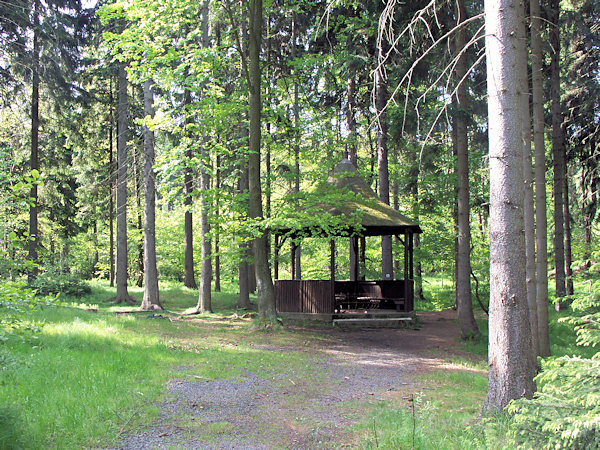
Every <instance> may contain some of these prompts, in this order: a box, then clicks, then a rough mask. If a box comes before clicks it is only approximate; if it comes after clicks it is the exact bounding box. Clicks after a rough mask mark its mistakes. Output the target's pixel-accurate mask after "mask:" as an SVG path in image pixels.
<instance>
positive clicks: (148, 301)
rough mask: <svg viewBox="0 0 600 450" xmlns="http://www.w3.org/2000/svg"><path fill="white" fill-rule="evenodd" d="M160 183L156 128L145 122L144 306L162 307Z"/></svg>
mask: <svg viewBox="0 0 600 450" xmlns="http://www.w3.org/2000/svg"><path fill="white" fill-rule="evenodd" d="M153 103H154V99H153V94H152V86H151V83H150V80H146V81H145V82H144V116H145V117H150V118H153V117H154V105H153ZM155 196H156V186H155V183H154V131H152V130H151V129H150V128H149V127H148V126H144V299H143V300H142V309H145V310H153V309H157V310H161V309H162V306H161V304H160V297H159V291H158V269H157V266H156V211H155V204H154V202H155Z"/></svg>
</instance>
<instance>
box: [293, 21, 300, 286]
mask: <svg viewBox="0 0 600 450" xmlns="http://www.w3.org/2000/svg"><path fill="white" fill-rule="evenodd" d="M297 35H298V23H297V20H296V13H295V12H294V13H293V14H292V61H295V60H296V40H297ZM296 72H297V69H294V173H295V178H294V192H296V193H299V192H300V137H301V133H300V102H299V99H298V74H297V73H296ZM294 255H295V258H296V263H295V264H294V267H295V269H296V273H295V276H294V278H295V279H296V280H301V279H302V246H301V245H300V243H298V245H297V246H296V251H295V252H294Z"/></svg>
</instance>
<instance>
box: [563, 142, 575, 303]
mask: <svg viewBox="0 0 600 450" xmlns="http://www.w3.org/2000/svg"><path fill="white" fill-rule="evenodd" d="M563 136H564V135H563ZM564 180H565V190H564V195H565V202H564V205H563V206H564V216H565V276H566V284H567V286H566V288H567V295H573V269H572V268H571V265H572V254H571V211H570V209H569V171H568V169H567V164H566V161H565V176H564Z"/></svg>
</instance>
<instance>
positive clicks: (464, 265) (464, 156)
mask: <svg viewBox="0 0 600 450" xmlns="http://www.w3.org/2000/svg"><path fill="white" fill-rule="evenodd" d="M456 19H457V25H458V26H460V24H461V23H462V22H464V21H465V20H466V8H465V2H464V0H457V1H456ZM464 46H465V30H464V27H460V28H459V29H458V30H457V32H456V51H457V52H461V51H462V50H463V48H464ZM466 73H467V64H466V61H465V57H464V55H462V56H460V57H459V59H458V61H457V63H456V78H457V80H458V81H459V82H460V83H461V84H460V86H459V87H458V89H457V90H456V104H457V106H458V111H456V112H455V114H454V127H455V128H456V159H457V175H458V177H457V178H458V193H457V198H458V207H457V219H458V220H457V224H458V242H457V252H456V304H457V308H458V323H459V324H460V330H461V334H462V337H463V339H471V338H478V337H479V336H480V333H479V328H478V327H477V322H475V316H474V315H473V303H472V298H471V222H470V206H469V197H470V196H469V149H468V139H467V124H466V120H465V115H466V111H467V88H466V86H465V82H461V80H462V79H463V77H464V76H465V74H466Z"/></svg>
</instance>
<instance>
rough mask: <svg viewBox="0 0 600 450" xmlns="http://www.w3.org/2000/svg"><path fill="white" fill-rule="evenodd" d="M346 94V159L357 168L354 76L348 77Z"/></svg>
mask: <svg viewBox="0 0 600 450" xmlns="http://www.w3.org/2000/svg"><path fill="white" fill-rule="evenodd" d="M346 92H347V95H348V109H347V111H346V123H347V125H348V159H349V160H350V161H351V162H352V164H354V167H356V168H358V151H357V145H356V144H357V141H358V139H357V133H356V118H355V115H356V113H355V111H356V98H355V97H356V81H355V79H354V77H348V86H347V88H346Z"/></svg>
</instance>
